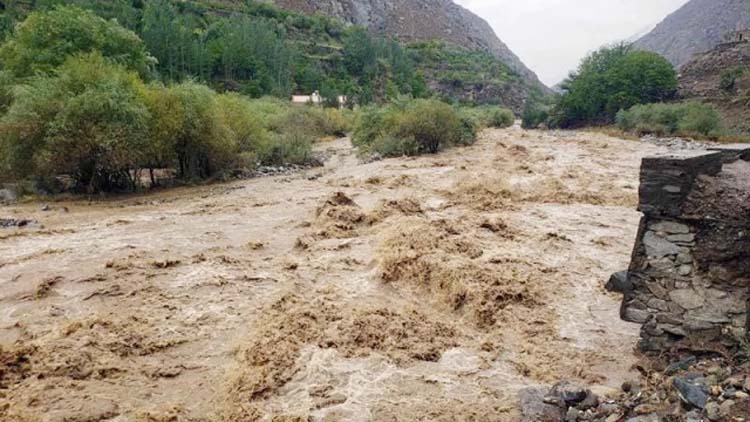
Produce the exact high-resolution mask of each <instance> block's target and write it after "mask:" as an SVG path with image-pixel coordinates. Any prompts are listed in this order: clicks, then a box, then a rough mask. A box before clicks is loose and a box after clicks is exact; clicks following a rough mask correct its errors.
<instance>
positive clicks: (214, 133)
mask: <svg viewBox="0 0 750 422" xmlns="http://www.w3.org/2000/svg"><path fill="white" fill-rule="evenodd" d="M168 91H169V92H168V95H169V96H174V98H175V100H176V104H177V109H176V110H175V115H176V119H177V130H176V131H175V132H174V133H173V134H172V135H171V136H172V139H173V142H174V144H173V145H174V151H175V155H176V157H177V167H178V173H179V175H180V177H182V178H183V179H192V178H204V179H205V178H207V177H210V176H212V175H214V174H215V173H216V172H218V171H220V170H223V169H226V168H227V167H228V166H229V164H230V163H231V162H232V159H233V155H234V154H235V153H236V152H237V145H236V144H235V143H234V139H233V138H232V132H231V129H230V128H229V127H228V126H227V125H226V124H225V121H224V119H222V115H221V113H220V112H219V108H218V100H217V97H218V95H217V94H216V92H214V91H213V90H211V89H210V88H208V87H206V86H204V85H200V84H197V83H195V82H184V83H181V84H179V85H174V86H172V87H170V88H168Z"/></svg>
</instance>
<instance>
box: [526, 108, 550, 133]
mask: <svg viewBox="0 0 750 422" xmlns="http://www.w3.org/2000/svg"><path fill="white" fill-rule="evenodd" d="M551 110H552V106H550V105H547V104H544V103H542V102H532V101H529V102H528V103H526V106H525V107H524V109H523V114H522V115H521V127H522V128H524V129H536V128H538V127H539V126H540V125H549V119H550V112H551Z"/></svg>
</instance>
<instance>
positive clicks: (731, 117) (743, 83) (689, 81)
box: [680, 31, 750, 132]
mask: <svg viewBox="0 0 750 422" xmlns="http://www.w3.org/2000/svg"><path fill="white" fill-rule="evenodd" d="M680 96H681V97H682V98H684V99H691V100H700V101H703V102H708V103H711V104H713V105H714V106H715V107H716V108H717V109H719V110H720V111H721V112H722V114H723V115H724V118H725V121H726V122H727V123H728V124H729V126H730V127H731V128H733V129H736V130H737V131H738V132H749V131H750V123H749V122H750V31H746V32H745V34H744V36H743V37H742V38H740V37H739V36H738V37H736V38H735V39H734V40H732V41H728V42H723V43H721V44H719V45H717V46H716V47H714V48H713V49H711V50H709V51H708V52H706V53H702V54H697V55H695V56H694V57H693V59H692V60H691V61H689V62H687V63H686V64H685V65H683V67H682V69H681V70H680Z"/></svg>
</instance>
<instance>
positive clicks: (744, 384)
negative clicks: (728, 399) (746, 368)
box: [742, 377, 750, 393]
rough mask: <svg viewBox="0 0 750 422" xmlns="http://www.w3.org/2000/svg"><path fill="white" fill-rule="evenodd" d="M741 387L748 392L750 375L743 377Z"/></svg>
mask: <svg viewBox="0 0 750 422" xmlns="http://www.w3.org/2000/svg"><path fill="white" fill-rule="evenodd" d="M742 389H743V390H745V391H747V392H748V393H750V377H747V378H745V382H744V383H743V384H742Z"/></svg>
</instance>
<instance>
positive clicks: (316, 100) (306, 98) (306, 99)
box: [292, 91, 323, 105]
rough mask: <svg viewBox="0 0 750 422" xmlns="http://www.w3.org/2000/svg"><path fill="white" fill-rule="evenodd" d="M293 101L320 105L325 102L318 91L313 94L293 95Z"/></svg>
mask: <svg viewBox="0 0 750 422" xmlns="http://www.w3.org/2000/svg"><path fill="white" fill-rule="evenodd" d="M292 103H294V104H314V105H318V104H322V103H323V97H321V96H320V93H319V92H318V91H315V92H313V93H312V95H292Z"/></svg>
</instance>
